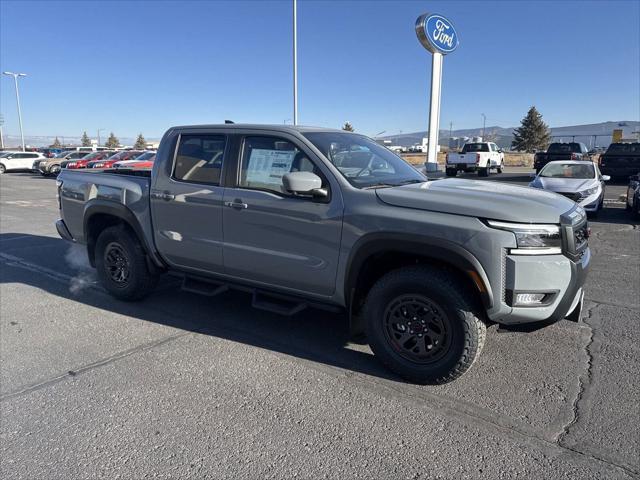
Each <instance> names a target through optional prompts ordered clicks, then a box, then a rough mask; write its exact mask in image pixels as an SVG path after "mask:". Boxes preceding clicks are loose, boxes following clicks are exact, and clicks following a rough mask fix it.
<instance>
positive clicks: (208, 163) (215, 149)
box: [173, 134, 226, 185]
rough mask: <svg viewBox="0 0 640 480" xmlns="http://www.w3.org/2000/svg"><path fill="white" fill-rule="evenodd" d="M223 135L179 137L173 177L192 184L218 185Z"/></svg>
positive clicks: (223, 146) (224, 142)
mask: <svg viewBox="0 0 640 480" xmlns="http://www.w3.org/2000/svg"><path fill="white" fill-rule="evenodd" d="M225 145H226V138H225V136H224V135H197V134H196V135H180V141H179V143H178V151H177V153H176V162H175V166H174V169H173V177H174V178H175V179H176V180H181V181H183V182H193V183H206V184H208V185H220V174H221V172H222V161H223V157H224V149H225Z"/></svg>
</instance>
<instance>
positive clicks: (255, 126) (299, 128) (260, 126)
mask: <svg viewBox="0 0 640 480" xmlns="http://www.w3.org/2000/svg"><path fill="white" fill-rule="evenodd" d="M171 128H172V129H186V128H216V129H227V130H236V129H239V128H243V129H252V130H271V131H273V130H275V131H280V132H299V133H305V132H334V133H352V132H347V131H345V130H339V129H336V128H324V127H312V126H304V125H278V124H272V125H270V124H264V123H222V124H205V125H177V126H174V127H171Z"/></svg>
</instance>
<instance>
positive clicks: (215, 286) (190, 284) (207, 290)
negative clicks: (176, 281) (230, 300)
mask: <svg viewBox="0 0 640 480" xmlns="http://www.w3.org/2000/svg"><path fill="white" fill-rule="evenodd" d="M182 290H184V291H185V292H191V293H197V294H198V295H206V296H207V297H215V296H216V295H220V294H221V293H224V292H227V291H228V290H229V285H225V284H222V283H210V282H203V281H200V280H197V279H195V278H190V277H185V278H184V280H183V281H182Z"/></svg>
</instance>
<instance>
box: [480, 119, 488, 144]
mask: <svg viewBox="0 0 640 480" xmlns="http://www.w3.org/2000/svg"><path fill="white" fill-rule="evenodd" d="M480 115H482V141H483V142H484V129H485V127H486V126H487V116H486V115H485V114H484V113H481V114H480Z"/></svg>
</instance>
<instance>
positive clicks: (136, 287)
mask: <svg viewBox="0 0 640 480" xmlns="http://www.w3.org/2000/svg"><path fill="white" fill-rule="evenodd" d="M95 263H96V269H97V271H98V279H99V280H100V283H101V284H102V286H103V287H104V288H105V289H106V290H107V291H108V292H109V293H110V294H111V295H113V296H114V297H116V298H118V299H120V300H125V301H132V300H139V299H141V298H143V297H145V296H147V295H148V294H149V293H150V292H151V291H152V290H153V289H154V288H155V286H156V283H157V282H158V274H157V273H154V272H151V271H150V270H149V267H148V265H147V256H146V254H145V252H144V250H143V248H142V245H140V242H139V241H138V239H137V238H136V236H135V235H134V234H133V233H131V231H130V230H129V229H127V228H126V227H124V226H122V225H119V226H115V227H109V228H106V229H105V230H103V231H102V233H100V236H99V237H98V241H97V242H96V250H95Z"/></svg>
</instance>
